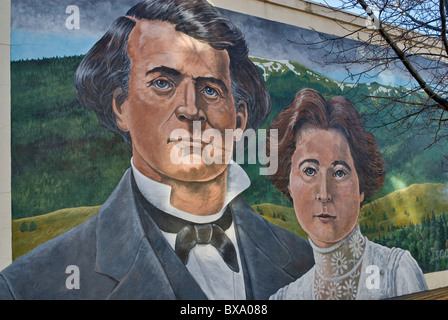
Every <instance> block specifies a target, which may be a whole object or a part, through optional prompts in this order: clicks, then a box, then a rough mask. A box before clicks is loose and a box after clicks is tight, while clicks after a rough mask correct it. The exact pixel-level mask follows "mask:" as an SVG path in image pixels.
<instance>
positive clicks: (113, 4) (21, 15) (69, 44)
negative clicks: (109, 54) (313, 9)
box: [11, 0, 338, 60]
mask: <svg viewBox="0 0 448 320" xmlns="http://www.w3.org/2000/svg"><path fill="white" fill-rule="evenodd" d="M136 2H137V0H45V1H35V0H11V60H20V59H38V58H42V57H54V56H58V57H61V56H71V55H79V54H85V53H86V52H87V50H88V49H89V48H90V47H91V46H92V45H93V44H94V43H95V42H96V41H97V40H98V39H99V38H100V37H101V35H102V34H104V32H105V31H106V29H107V28H108V26H109V25H110V23H111V22H112V21H113V20H115V19H116V18H118V17H119V16H122V15H124V14H125V13H126V11H127V10H128V9H129V8H130V7H132V5H134V4H135V3H136ZM313 2H317V3H325V2H327V3H328V4H330V5H337V2H338V0H313ZM71 5H75V6H77V7H78V8H79V29H69V28H67V26H66V22H67V19H68V20H69V21H71V22H72V20H71V18H72V17H73V12H72V11H69V12H68V13H67V12H66V9H67V7H69V6H71Z"/></svg>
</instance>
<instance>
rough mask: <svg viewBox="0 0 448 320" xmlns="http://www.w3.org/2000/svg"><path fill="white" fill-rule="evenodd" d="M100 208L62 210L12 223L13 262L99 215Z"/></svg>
mask: <svg viewBox="0 0 448 320" xmlns="http://www.w3.org/2000/svg"><path fill="white" fill-rule="evenodd" d="M99 208H100V206H95V207H80V208H70V209H62V210H58V211H55V212H51V213H48V214H44V215H40V216H36V217H30V218H22V219H17V220H13V221H12V226H11V227H12V255H13V257H12V258H13V260H15V259H17V258H18V257H20V256H21V255H23V254H25V253H27V252H29V251H31V250H32V249H34V248H35V247H37V246H38V245H39V244H41V243H44V242H46V241H48V240H50V239H53V238H55V237H57V236H58V235H60V234H62V233H64V232H66V231H68V230H70V229H72V228H74V227H76V226H77V225H80V224H81V223H83V222H84V221H86V220H87V219H89V218H91V217H92V216H94V215H95V214H97V213H98V210H99Z"/></svg>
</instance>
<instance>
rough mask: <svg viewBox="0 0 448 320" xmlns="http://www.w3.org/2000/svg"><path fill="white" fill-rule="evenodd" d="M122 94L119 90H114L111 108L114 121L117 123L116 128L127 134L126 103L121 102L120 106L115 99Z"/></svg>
mask: <svg viewBox="0 0 448 320" xmlns="http://www.w3.org/2000/svg"><path fill="white" fill-rule="evenodd" d="M122 93H123V90H122V89H121V88H116V89H115V90H114V92H113V97H112V108H113V110H114V113H115V119H116V120H115V121H116V122H117V126H118V128H119V129H120V130H121V131H123V132H128V131H129V127H128V123H127V117H126V111H127V102H126V101H125V102H123V103H122V104H121V105H120V104H119V102H118V101H117V97H118V96H119V95H120V94H122Z"/></svg>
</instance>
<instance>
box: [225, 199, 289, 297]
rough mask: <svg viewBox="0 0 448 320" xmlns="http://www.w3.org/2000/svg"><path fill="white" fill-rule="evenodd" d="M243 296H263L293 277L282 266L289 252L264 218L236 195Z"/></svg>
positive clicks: (234, 207)
mask: <svg viewBox="0 0 448 320" xmlns="http://www.w3.org/2000/svg"><path fill="white" fill-rule="evenodd" d="M232 213H233V215H234V219H235V222H236V226H237V235H238V242H239V250H240V252H241V256H242V260H243V261H242V263H243V270H244V277H245V285H246V296H247V299H254V300H260V299H261V300H263V299H268V298H269V296H270V295H271V294H273V293H275V292H276V291H277V290H278V289H279V288H281V287H283V286H285V285H286V284H288V283H290V282H291V281H293V280H294V278H293V277H292V276H291V275H289V274H288V273H287V272H286V271H285V270H284V268H285V267H286V266H287V265H288V264H289V263H290V261H291V255H290V252H289V251H288V250H287V249H286V248H285V246H284V245H283V244H282V243H281V242H280V241H279V240H278V239H277V237H276V235H275V234H274V233H273V231H272V229H271V228H270V227H269V226H268V223H267V221H266V220H264V219H263V218H262V217H260V216H258V215H257V214H256V213H255V212H254V211H253V210H252V208H251V207H250V206H249V205H248V204H247V203H246V202H245V201H244V200H242V199H241V198H240V197H237V198H236V199H235V200H234V201H233V202H232Z"/></svg>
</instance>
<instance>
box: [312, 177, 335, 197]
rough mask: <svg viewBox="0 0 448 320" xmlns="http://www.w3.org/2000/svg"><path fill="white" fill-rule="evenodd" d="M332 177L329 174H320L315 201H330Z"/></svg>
mask: <svg viewBox="0 0 448 320" xmlns="http://www.w3.org/2000/svg"><path fill="white" fill-rule="evenodd" d="M331 178H332V175H331V174H330V173H328V174H322V176H321V179H320V183H319V188H318V192H317V194H316V199H317V200H319V201H321V202H324V203H325V202H329V201H331V200H332V195H331V194H332V187H331V185H332V179H331Z"/></svg>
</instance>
